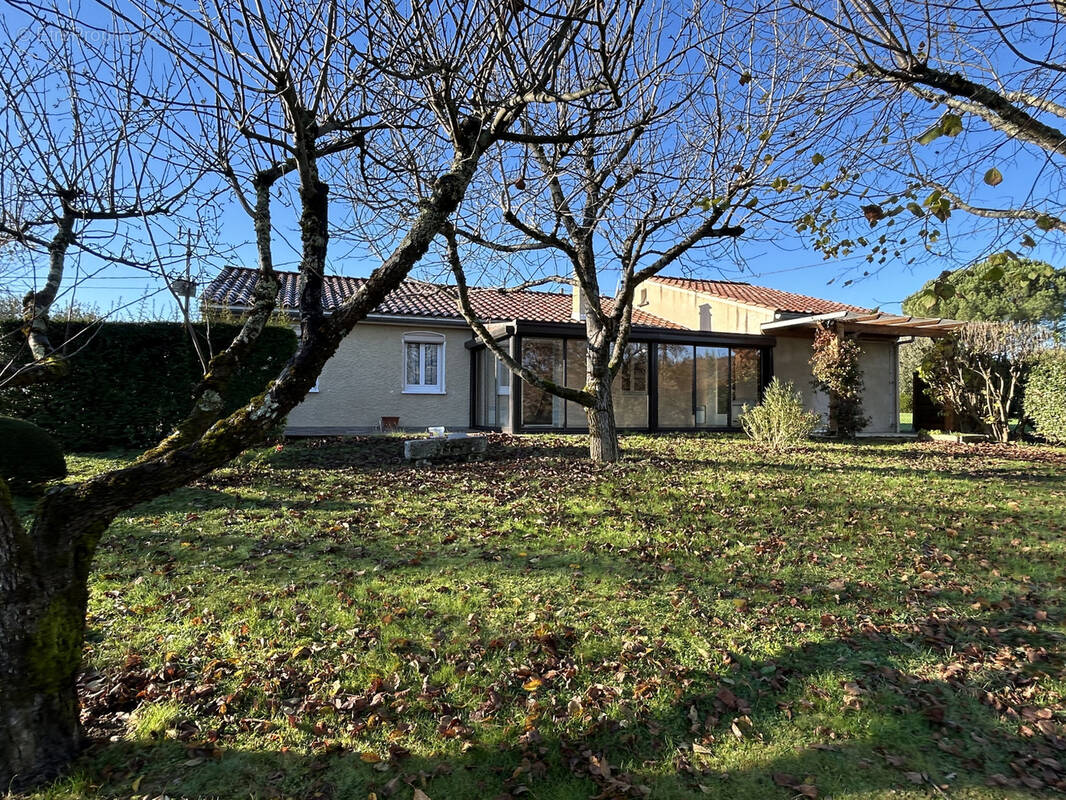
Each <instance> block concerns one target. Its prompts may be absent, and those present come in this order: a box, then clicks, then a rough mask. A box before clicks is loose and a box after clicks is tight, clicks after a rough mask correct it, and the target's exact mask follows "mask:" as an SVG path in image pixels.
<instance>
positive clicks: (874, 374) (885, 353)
mask: <svg viewBox="0 0 1066 800" xmlns="http://www.w3.org/2000/svg"><path fill="white" fill-rule="evenodd" d="M812 343H813V338H812V337H809V336H778V337H777V344H776V345H775V346H774V376H775V377H776V378H777V379H778V380H780V381H782V382H789V383H791V384H792V385H793V386H794V387H795V388H796V389H797V390H798V391H799V393H800V394H801V395H802V396H803V402H804V405H806V406H807V408H808V409H810V410H812V411H815V412H817V413H818V414H821V415H822V418H823V419H827V418H828V416H829V398H828V397H827V396H826V394H825V393H824V392H821V391H819V390H817V389H815V388H814V386H813V385H812V382H813V380H814V376H813V375H812V374H811V364H810V360H811V345H812ZM859 344H860V345H861V346H862V355H861V356H860V357H859V365H860V366H861V367H862V372H863V381H864V383H865V388H864V390H863V397H862V405H863V412H864V413H865V414H866V416H867V417H869V418H870V422H869V424H868V425H867V426H866V428H865V429H864V430H863V433H867V434H873V433H896V432H897V431H898V430H899V390H898V387H897V375H898V372H899V370H898V369H897V366H896V365H897V359H898V357H899V356H898V352H897V347H898V345H897V344H896V342H895V340H891V339H865V340H864V339H860V340H859Z"/></svg>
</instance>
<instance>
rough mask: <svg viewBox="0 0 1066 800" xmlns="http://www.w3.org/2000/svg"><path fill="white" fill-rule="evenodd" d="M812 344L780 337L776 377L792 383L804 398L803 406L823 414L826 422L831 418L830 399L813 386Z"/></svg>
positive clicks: (798, 337)
mask: <svg viewBox="0 0 1066 800" xmlns="http://www.w3.org/2000/svg"><path fill="white" fill-rule="evenodd" d="M812 342H813V339H809V338H806V337H801V336H779V337H778V338H777V345H776V346H775V347H774V377H776V378H777V379H778V380H780V381H781V382H783V383H791V384H792V385H793V386H794V387H795V388H796V389H797V390H798V391H799V393H800V394H801V395H802V396H803V404H804V405H805V406H806V407H807V408H809V409H811V410H813V411H817V412H818V413H819V414H821V415H822V419H823V421H824V420H825V419H827V418H828V416H829V398H828V397H826V395H825V393H824V392H820V391H817V390H815V388H814V387H813V386H812V385H811V381H813V380H814V376H813V375H811V363H810V362H811V343H812Z"/></svg>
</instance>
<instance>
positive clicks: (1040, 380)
mask: <svg viewBox="0 0 1066 800" xmlns="http://www.w3.org/2000/svg"><path fill="white" fill-rule="evenodd" d="M1025 413H1026V416H1028V417H1029V419H1031V420H1032V421H1033V426H1034V427H1035V429H1036V434H1037V436H1040V437H1041V438H1043V439H1047V440H1048V441H1049V442H1059V443H1066V350H1049V351H1047V352H1046V353H1043V354H1042V355H1041V356H1040V358H1039V359H1038V360H1037V362H1036V366H1034V367H1033V369H1032V371H1031V372H1030V373H1029V380H1028V383H1027V384H1026V387H1025Z"/></svg>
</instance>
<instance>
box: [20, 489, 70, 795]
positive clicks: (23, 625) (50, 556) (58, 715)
mask: <svg viewBox="0 0 1066 800" xmlns="http://www.w3.org/2000/svg"><path fill="white" fill-rule="evenodd" d="M0 494H2V495H3V496H0V642H2V646H0V786H2V787H3V788H4V790H7V789H8V788H9V787H10V788H16V789H17V788H19V787H24V786H29V785H32V784H33V783H36V782H39V781H41V780H45V779H48V778H52V777H55V776H56V775H58V774H59V773H60V771H61V770H62V769H63V767H65V766H66V765H67V764H68V763H69V762H70V760H71V759H72V758H74V756H75V755H76V754H77V751H78V748H79V745H80V727H79V717H78V694H77V686H76V680H77V674H78V665H79V664H80V662H81V645H82V639H83V637H84V633H85V608H86V603H87V599H88V593H87V590H86V581H85V579H84V577H82V576H83V575H85V574H87V573H88V569H89V562H90V561H91V553H88V552H84V551H82V552H78V553H71V552H69V551H68V552H66V553H63V552H62V549H61V548H53V547H49V546H47V545H48V542H57V541H61V540H62V539H63V532H62V531H48V532H47V535H46V536H45V537H43V538H42V540H40V541H39V544H38V546H36V547H35V546H34V542H35V541H38V538H37V533H38V531H37V530H35V531H34V536H33V537H31V536H30V535H29V534H28V533H27V532H26V530H25V529H24V528H23V527H22V526H21V525H20V524H19V522H18V520H17V518H16V516H15V514H14V512H13V510H12V509H11V506H10V503H9V496H8V495H7V489H6V487H5V486H4V485H3V482H2V481H0ZM57 556H58V557H57Z"/></svg>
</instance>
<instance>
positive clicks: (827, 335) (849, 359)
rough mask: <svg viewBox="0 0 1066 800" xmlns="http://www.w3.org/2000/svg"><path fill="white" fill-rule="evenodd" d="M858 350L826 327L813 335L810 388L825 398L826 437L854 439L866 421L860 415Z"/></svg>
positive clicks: (866, 419)
mask: <svg viewBox="0 0 1066 800" xmlns="http://www.w3.org/2000/svg"><path fill="white" fill-rule="evenodd" d="M861 355H862V347H861V346H860V345H859V343H858V342H856V341H855V340H854V339H848V338H846V337H845V336H844V335H843V334H842V333H840V332H839V331H837V330H835V329H834V328H833V326H832V325H831V324H830V323H827V322H823V323H821V324H819V326H818V328H817V330H816V331H815V333H814V346H813V354H812V355H811V372H812V374H813V375H814V385H815V387H816V388H818V389H821V390H822V391H823V392H825V393H826V394H828V395H829V434H830V435H831V436H841V437H843V438H845V439H854V438H855V436H856V435H857V434H858V433H859V432H860V431H862V429H863V428H865V427H866V426H867V425H868V424H869V422H870V418H869V417H867V416H866V415H865V414H863V406H862V392H863V380H862V367H861V366H860V365H859V358H860V356H861Z"/></svg>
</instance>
